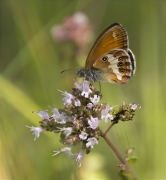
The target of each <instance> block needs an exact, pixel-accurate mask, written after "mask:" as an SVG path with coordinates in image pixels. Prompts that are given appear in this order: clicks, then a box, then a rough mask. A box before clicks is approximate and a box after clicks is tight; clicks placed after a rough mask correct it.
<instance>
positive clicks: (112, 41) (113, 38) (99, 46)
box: [85, 23, 128, 69]
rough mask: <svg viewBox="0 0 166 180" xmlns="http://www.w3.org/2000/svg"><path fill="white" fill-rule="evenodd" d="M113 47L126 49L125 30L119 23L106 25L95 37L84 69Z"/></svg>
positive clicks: (126, 38)
mask: <svg viewBox="0 0 166 180" xmlns="http://www.w3.org/2000/svg"><path fill="white" fill-rule="evenodd" d="M114 49H124V50H127V49H128V36H127V32H126V30H125V29H124V28H123V27H122V26H121V25H120V24H119V23H114V24H112V25H110V26H108V27H107V28H106V29H105V30H104V31H103V32H102V33H101V34H100V36H99V37H98V38H97V40H96V42H95V43H94V45H93V47H92V49H91V51H90V52H89V55H88V57H87V60H86V64H85V69H89V68H90V67H92V66H93V63H94V62H95V61H96V60H97V59H98V58H99V57H101V56H102V55H103V54H105V53H106V52H108V51H110V50H114Z"/></svg>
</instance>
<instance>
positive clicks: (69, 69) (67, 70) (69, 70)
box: [61, 69, 77, 74]
mask: <svg viewBox="0 0 166 180" xmlns="http://www.w3.org/2000/svg"><path fill="white" fill-rule="evenodd" d="M71 70H77V69H66V70H63V71H61V74H62V73H64V72H66V71H71Z"/></svg>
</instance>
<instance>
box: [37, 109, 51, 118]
mask: <svg viewBox="0 0 166 180" xmlns="http://www.w3.org/2000/svg"><path fill="white" fill-rule="evenodd" d="M37 114H38V116H40V117H41V118H43V119H47V120H49V115H48V113H47V110H45V111H41V110H39V111H38V112H37Z"/></svg>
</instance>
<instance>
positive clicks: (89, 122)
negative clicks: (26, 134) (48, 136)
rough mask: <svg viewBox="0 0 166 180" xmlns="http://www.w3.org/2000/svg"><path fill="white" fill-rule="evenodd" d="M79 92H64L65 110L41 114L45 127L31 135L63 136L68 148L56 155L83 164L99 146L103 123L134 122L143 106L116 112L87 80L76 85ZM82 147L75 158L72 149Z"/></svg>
mask: <svg viewBox="0 0 166 180" xmlns="http://www.w3.org/2000/svg"><path fill="white" fill-rule="evenodd" d="M75 85H76V88H73V92H72V93H68V92H62V91H60V92H61V93H62V95H63V96H64V97H63V98H62V100H63V103H64V108H63V109H57V108H54V109H51V111H52V114H51V115H49V114H48V112H47V111H46V110H45V111H41V110H40V111H38V112H37V114H38V115H39V116H40V117H41V118H42V119H43V120H42V121H40V126H41V127H33V126H32V127H29V126H27V127H28V128H30V131H32V132H33V135H34V136H35V138H34V140H36V139H37V138H39V136H40V133H41V132H43V131H52V132H56V133H61V135H60V142H61V143H63V144H64V145H65V146H66V147H64V148H62V149H61V150H59V151H54V156H55V155H57V154H59V153H61V152H64V153H65V154H67V155H68V156H70V157H74V158H75V160H76V161H77V162H78V163H79V164H80V166H81V162H82V157H83V154H84V152H86V153H87V154H88V153H90V151H91V149H92V148H94V146H95V145H96V144H98V140H99V137H100V136H101V131H100V129H99V123H100V122H101V121H103V120H104V121H105V122H106V123H107V122H108V120H110V121H115V120H116V123H117V122H118V121H119V120H122V121H127V120H132V118H133V116H134V112H135V110H136V109H138V108H139V107H140V106H139V105H136V104H130V105H126V104H125V103H123V104H122V106H120V108H119V111H117V112H116V113H115V112H114V109H113V107H111V106H109V105H107V104H106V103H104V104H99V103H98V102H99V101H100V98H101V95H100V92H99V91H97V90H96V89H95V88H94V87H93V86H92V85H91V84H88V83H87V81H85V80H83V81H82V82H81V83H79V82H77V81H75ZM80 142H81V143H82V148H81V150H80V152H79V153H77V154H73V153H72V152H71V150H72V147H73V146H76V145H78V144H80Z"/></svg>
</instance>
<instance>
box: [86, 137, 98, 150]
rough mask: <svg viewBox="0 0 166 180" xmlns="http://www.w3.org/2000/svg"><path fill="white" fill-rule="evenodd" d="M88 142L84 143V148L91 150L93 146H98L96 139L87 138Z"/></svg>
mask: <svg viewBox="0 0 166 180" xmlns="http://www.w3.org/2000/svg"><path fill="white" fill-rule="evenodd" d="M87 141H88V142H87V143H86V147H91V148H93V147H94V145H95V144H98V140H97V139H96V138H94V137H93V138H88V140H87Z"/></svg>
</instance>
